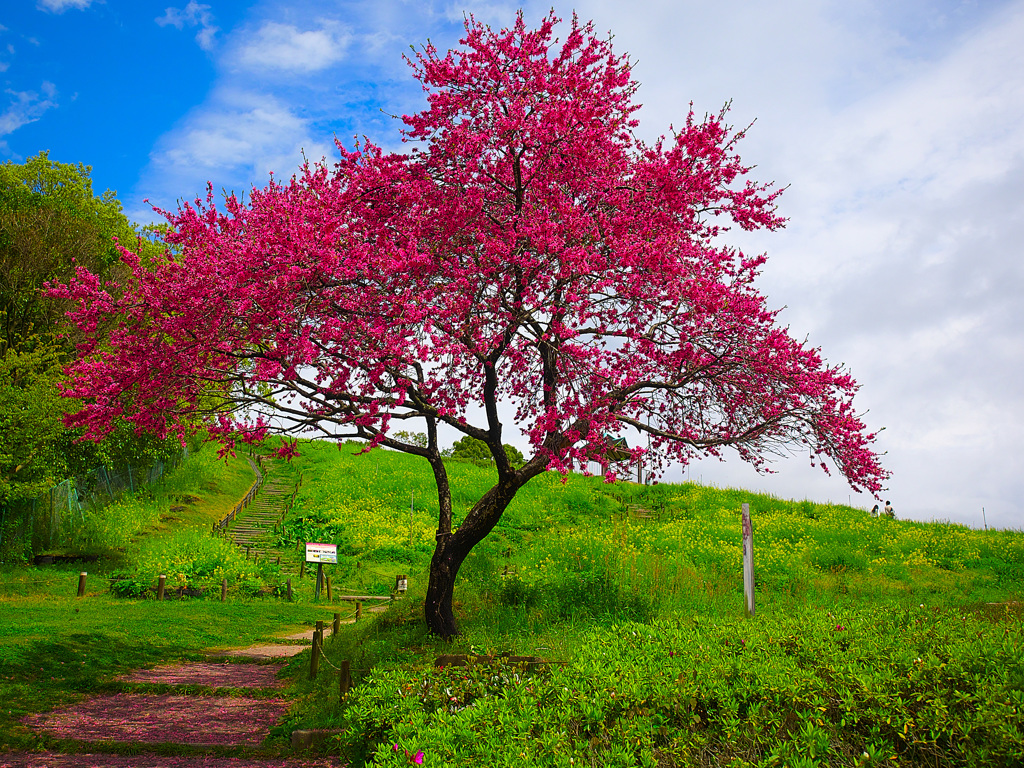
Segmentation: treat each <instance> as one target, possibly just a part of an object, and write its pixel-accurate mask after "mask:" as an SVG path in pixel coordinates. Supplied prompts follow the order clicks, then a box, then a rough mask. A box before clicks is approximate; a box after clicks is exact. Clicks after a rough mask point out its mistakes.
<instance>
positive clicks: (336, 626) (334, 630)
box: [331, 613, 341, 637]
mask: <svg viewBox="0 0 1024 768" xmlns="http://www.w3.org/2000/svg"><path fill="white" fill-rule="evenodd" d="M340 631H341V614H340V613H336V614H334V621H333V622H331V637H333V636H334V635H336V634H338V633H339V632H340Z"/></svg>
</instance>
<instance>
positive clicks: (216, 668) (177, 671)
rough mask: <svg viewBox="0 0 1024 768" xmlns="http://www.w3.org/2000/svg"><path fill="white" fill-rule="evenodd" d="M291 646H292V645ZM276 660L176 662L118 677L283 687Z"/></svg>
mask: <svg viewBox="0 0 1024 768" xmlns="http://www.w3.org/2000/svg"><path fill="white" fill-rule="evenodd" d="M289 647H290V646H289ZM279 669H280V667H279V666H278V665H276V664H261V665H255V664H223V663H222V664H215V663H199V664H174V665H169V666H162V667H153V668H152V669H137V670H135V671H134V672H132V673H131V674H129V675H123V676H121V677H119V678H118V679H119V680H120V681H122V682H125V683H154V684H159V685H203V686H206V687H209V688H281V687H282V686H284V684H285V683H284V681H283V680H279V679H278V678H277V672H278V670H279Z"/></svg>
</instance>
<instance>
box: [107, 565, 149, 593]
mask: <svg viewBox="0 0 1024 768" xmlns="http://www.w3.org/2000/svg"><path fill="white" fill-rule="evenodd" d="M110 578H111V579H112V581H111V582H110V593H111V594H112V595H114V596H116V597H126V598H133V599H138V598H140V597H144V596H145V595H146V593H147V592H148V591H149V585H148V584H144V583H143V582H141V581H139V580H138V579H137V578H136V577H135V575H134V574H129V573H127V572H125V571H115V572H113V573H111V574H110Z"/></svg>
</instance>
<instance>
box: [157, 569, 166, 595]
mask: <svg viewBox="0 0 1024 768" xmlns="http://www.w3.org/2000/svg"><path fill="white" fill-rule="evenodd" d="M166 584H167V577H166V576H165V575H164V574H162V573H161V574H160V576H159V578H157V580H156V599H157V600H163V599H164V586H165V585H166Z"/></svg>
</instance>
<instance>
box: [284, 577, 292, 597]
mask: <svg viewBox="0 0 1024 768" xmlns="http://www.w3.org/2000/svg"><path fill="white" fill-rule="evenodd" d="M285 583H286V584H287V585H288V602H289V603H290V602H291V601H292V580H291V579H288V580H287V581H286V582H285Z"/></svg>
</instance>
